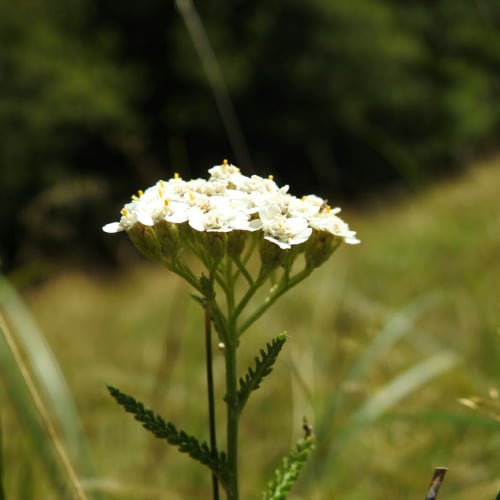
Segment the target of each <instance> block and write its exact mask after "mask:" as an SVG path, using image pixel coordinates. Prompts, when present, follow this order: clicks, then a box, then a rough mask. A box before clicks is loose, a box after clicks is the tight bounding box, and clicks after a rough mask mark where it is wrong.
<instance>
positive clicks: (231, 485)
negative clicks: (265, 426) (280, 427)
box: [225, 331, 239, 500]
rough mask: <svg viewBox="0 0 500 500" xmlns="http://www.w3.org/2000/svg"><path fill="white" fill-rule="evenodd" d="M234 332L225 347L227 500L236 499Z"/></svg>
mask: <svg viewBox="0 0 500 500" xmlns="http://www.w3.org/2000/svg"><path fill="white" fill-rule="evenodd" d="M235 337H236V336H235V332H234V331H232V332H230V341H229V342H228V343H227V344H226V347H225V357H226V404H227V406H226V410H227V463H228V481H227V498H228V500H238V498H239V493H238V424H239V404H238V376H237V360H236V350H237V339H236V338H235Z"/></svg>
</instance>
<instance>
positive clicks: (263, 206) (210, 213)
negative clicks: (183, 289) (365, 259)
mask: <svg viewBox="0 0 500 500" xmlns="http://www.w3.org/2000/svg"><path fill="white" fill-rule="evenodd" d="M209 174H210V177H209V179H208V180H206V179H193V180H190V181H184V180H183V179H181V178H180V177H179V176H178V175H175V176H174V177H173V178H172V179H170V180H168V181H167V182H165V181H162V180H160V181H158V182H157V183H156V184H155V185H154V186H151V187H150V188H148V189H146V191H144V192H141V191H140V192H139V193H138V195H135V196H133V197H132V201H131V202H130V203H127V204H126V205H125V206H124V207H123V209H122V210H121V214H122V216H121V218H120V221H119V222H111V223H109V224H106V225H105V226H103V231H105V232H107V233H116V232H120V231H128V230H129V229H131V228H132V227H133V226H134V225H135V224H136V223H140V224H142V225H144V226H149V227H154V226H155V224H157V223H160V222H161V221H166V222H169V223H173V224H182V223H186V222H187V223H188V225H189V226H190V227H191V228H193V229H194V230H196V231H207V232H214V231H215V232H230V231H233V230H238V231H258V230H261V231H262V234H263V237H264V238H265V239H266V240H268V241H271V242H272V243H274V244H276V245H278V246H279V247H280V248H281V249H290V248H291V247H292V246H293V245H300V244H301V243H304V242H305V241H307V240H308V239H309V237H310V236H311V234H312V231H313V230H315V231H323V232H328V233H330V234H333V235H335V236H337V237H339V238H342V239H343V241H345V242H346V243H350V244H356V243H359V240H358V239H357V237H356V232H355V231H351V230H350V229H349V226H348V225H347V224H346V223H345V222H344V221H343V220H342V219H341V218H340V217H338V216H337V214H338V213H339V212H340V208H331V207H330V206H329V205H328V204H327V202H326V200H323V199H322V198H320V197H318V196H315V195H307V196H303V197H302V198H297V197H295V196H292V195H291V194H289V193H288V186H283V187H279V186H278V185H277V184H276V183H275V182H274V180H273V178H272V177H268V178H263V177H260V176H258V175H252V176H251V177H247V176H245V175H243V174H242V173H241V171H240V169H239V168H238V167H236V166H234V165H230V164H229V163H228V162H227V161H224V163H223V164H222V165H216V166H214V167H212V168H211V169H210V170H209Z"/></svg>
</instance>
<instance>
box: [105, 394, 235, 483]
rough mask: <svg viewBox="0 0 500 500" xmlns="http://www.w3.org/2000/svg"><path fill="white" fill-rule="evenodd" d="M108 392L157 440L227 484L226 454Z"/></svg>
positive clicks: (136, 403)
mask: <svg viewBox="0 0 500 500" xmlns="http://www.w3.org/2000/svg"><path fill="white" fill-rule="evenodd" d="M108 390H109V392H110V394H111V396H113V398H114V399H115V400H116V402H117V403H118V404H119V405H121V406H122V407H123V408H124V409H125V411H127V412H128V413H132V414H133V415H134V417H135V419H136V420H137V421H139V422H140V423H141V424H142V426H143V427H144V428H145V429H147V430H148V431H150V432H151V433H153V434H154V435H155V436H156V437H157V438H159V439H165V440H166V441H167V442H168V443H169V444H171V445H174V446H177V448H178V449H179V451H180V452H182V453H187V454H188V455H189V456H190V457H191V458H193V459H194V460H196V461H198V462H200V463H202V464H203V465H205V466H207V467H208V468H209V469H210V470H211V471H212V473H213V474H214V475H215V476H217V478H218V479H219V481H220V482H221V483H222V484H223V485H224V486H225V485H226V484H227V460H226V454H225V453H223V452H221V453H219V452H217V451H214V452H212V451H211V450H210V447H209V446H208V444H207V443H206V442H202V443H201V444H200V442H199V441H198V439H196V438H195V437H194V436H191V435H189V434H187V433H186V432H184V431H183V430H178V429H177V427H175V425H174V424H172V423H171V422H165V420H164V419H163V418H162V417H160V416H159V415H156V414H155V413H154V412H153V410H151V409H150V408H146V407H145V406H144V405H143V404H142V403H141V402H140V401H136V400H135V399H134V398H133V397H132V396H129V395H127V394H124V393H123V392H121V391H120V390H119V389H116V388H115V387H112V386H108Z"/></svg>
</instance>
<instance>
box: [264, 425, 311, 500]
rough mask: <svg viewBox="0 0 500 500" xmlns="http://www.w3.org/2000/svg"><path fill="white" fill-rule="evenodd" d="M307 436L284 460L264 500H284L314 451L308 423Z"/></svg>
mask: <svg viewBox="0 0 500 500" xmlns="http://www.w3.org/2000/svg"><path fill="white" fill-rule="evenodd" d="M304 430H305V431H306V435H305V437H304V438H303V439H300V440H299V441H298V442H297V444H296V445H295V447H294V448H293V449H292V450H290V453H289V454H288V455H287V456H286V457H285V458H283V462H282V464H281V467H280V468H279V469H276V470H275V471H274V476H273V478H272V480H271V481H269V483H268V484H267V488H266V490H265V491H264V493H263V494H262V500H283V499H285V498H286V495H287V493H288V492H289V491H290V489H291V488H292V486H293V484H294V483H295V481H296V480H297V478H298V476H299V473H300V471H301V470H302V468H303V467H304V465H305V463H306V461H307V459H308V458H309V456H310V455H311V453H312V451H313V449H314V436H313V434H312V432H311V430H310V427H309V426H308V425H307V423H304Z"/></svg>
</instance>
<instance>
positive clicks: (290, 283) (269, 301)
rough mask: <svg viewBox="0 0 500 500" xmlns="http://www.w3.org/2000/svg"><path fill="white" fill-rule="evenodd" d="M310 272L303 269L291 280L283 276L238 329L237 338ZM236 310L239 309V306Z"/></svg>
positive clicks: (310, 269)
mask: <svg viewBox="0 0 500 500" xmlns="http://www.w3.org/2000/svg"><path fill="white" fill-rule="evenodd" d="M312 271H313V269H312V268H305V269H303V270H302V271H300V272H299V273H297V274H296V275H295V276H293V277H292V278H291V279H288V277H287V276H284V277H283V279H282V280H281V282H280V284H279V285H278V286H277V287H276V288H274V289H273V290H272V291H271V293H270V294H269V295H268V296H267V297H266V299H265V300H264V302H263V303H262V304H261V305H260V306H259V307H258V308H257V309H256V310H255V311H254V312H253V313H252V314H251V315H250V316H249V317H248V318H247V319H246V320H245V321H244V323H243V324H242V325H241V326H240V327H239V329H238V337H240V336H241V335H242V334H243V333H244V332H245V331H246V330H247V329H248V328H249V327H250V326H251V325H252V324H253V323H254V322H255V321H257V320H258V319H259V318H260V317H261V316H262V315H263V314H264V313H265V312H266V311H267V310H268V309H269V308H270V307H271V306H272V305H273V304H274V302H276V300H277V299H279V298H280V297H281V296H282V295H283V294H284V293H285V292H286V291H287V290H290V289H291V288H293V287H294V286H295V285H297V284H298V283H300V282H301V281H302V280H304V279H305V278H307V277H308V276H309V275H310V274H311V273H312ZM237 309H239V304H238V308H237Z"/></svg>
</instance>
